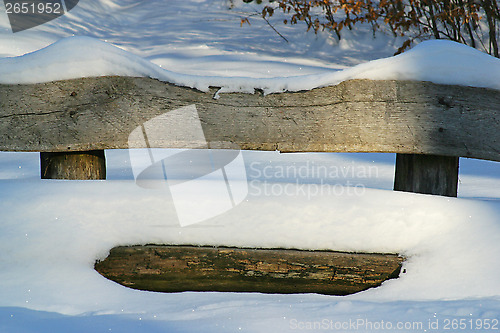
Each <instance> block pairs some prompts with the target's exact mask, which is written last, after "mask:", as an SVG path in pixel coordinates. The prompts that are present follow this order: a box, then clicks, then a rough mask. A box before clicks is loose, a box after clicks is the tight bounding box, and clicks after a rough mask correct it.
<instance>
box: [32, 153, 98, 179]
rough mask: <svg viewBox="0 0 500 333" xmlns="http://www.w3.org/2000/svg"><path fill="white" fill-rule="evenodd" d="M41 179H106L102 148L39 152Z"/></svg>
mask: <svg viewBox="0 0 500 333" xmlns="http://www.w3.org/2000/svg"><path fill="white" fill-rule="evenodd" d="M40 168H41V177H42V179H73V180H94V179H106V160H105V157H104V150H92V151H81V152H79V151H76V152H67V153H66V152H65V153H40Z"/></svg>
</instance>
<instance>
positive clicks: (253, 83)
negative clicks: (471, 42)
mask: <svg viewBox="0 0 500 333" xmlns="http://www.w3.org/2000/svg"><path fill="white" fill-rule="evenodd" d="M242 63H243V62H242ZM106 75H122V76H140V77H152V78H155V79H159V80H161V81H166V82H171V83H175V84H177V85H181V86H187V87H191V88H196V89H199V90H202V91H208V90H209V87H221V90H220V92H237V91H243V92H249V93H253V92H254V91H255V89H261V90H263V91H264V93H266V94H269V93H276V92H283V91H301V90H310V89H313V88H317V87H324V86H329V85H335V84H338V83H340V82H342V81H346V80H350V79H372V80H419V81H431V82H434V83H440V84H457V85H465V86H473V87H485V88H493V89H500V80H498V77H500V59H498V58H494V57H492V56H490V55H488V54H485V53H483V52H480V51H478V50H475V49H473V48H471V47H468V46H466V45H463V44H459V43H455V42H451V41H444V40H434V41H425V42H422V43H421V44H419V45H417V46H416V47H415V48H413V49H412V50H410V51H407V52H405V53H403V54H400V55H398V56H394V57H390V58H385V59H379V60H373V61H370V62H368V63H364V64H360V65H357V66H354V67H351V68H347V69H344V70H331V69H329V70H327V69H325V70H324V71H323V72H322V73H317V74H308V75H300V76H296V75H292V76H286V77H281V76H278V77H253V76H240V77H237V76H206V75H194V74H191V75H189V74H183V73H176V72H173V71H170V70H167V69H163V68H161V67H159V66H157V65H155V64H153V63H152V62H150V61H148V60H146V59H143V58H141V57H139V56H136V55H134V54H132V53H130V52H127V51H124V50H122V49H120V48H117V47H114V46H112V45H111V44H109V43H106V42H102V41H99V40H97V39H95V38H91V37H67V38H64V39H62V40H60V41H58V42H56V43H54V44H52V45H50V46H48V47H46V48H44V49H41V50H39V51H35V52H33V53H29V54H26V55H22V56H19V57H14V58H4V59H0V83H10V84H16V83H40V82H48V81H56V80H63V79H74V78H80V77H95V76H106Z"/></svg>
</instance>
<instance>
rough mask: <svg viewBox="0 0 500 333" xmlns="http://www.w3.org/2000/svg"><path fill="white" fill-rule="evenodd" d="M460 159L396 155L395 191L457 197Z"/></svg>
mask: <svg viewBox="0 0 500 333" xmlns="http://www.w3.org/2000/svg"><path fill="white" fill-rule="evenodd" d="M458 164H459V159H458V157H450V156H436V155H413V154H397V155H396V174H395V177H394V190H396V191H404V192H413V193H424V194H436V195H445V196H448V197H456V196H457V190H458Z"/></svg>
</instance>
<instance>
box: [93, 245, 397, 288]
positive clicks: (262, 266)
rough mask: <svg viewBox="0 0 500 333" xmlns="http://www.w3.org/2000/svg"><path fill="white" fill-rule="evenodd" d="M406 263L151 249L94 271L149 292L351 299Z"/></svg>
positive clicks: (137, 249) (278, 252)
mask: <svg viewBox="0 0 500 333" xmlns="http://www.w3.org/2000/svg"><path fill="white" fill-rule="evenodd" d="M402 261H403V258H401V257H398V256H397V255H391V254H354V253H342V252H330V251H328V252H327V251H298V250H283V249H241V248H213V247H194V246H160V245H149V246H131V247H115V248H113V249H112V250H111V252H110V254H109V256H108V257H107V258H106V259H105V260H104V261H101V262H98V263H96V265H95V269H96V270H97V271H98V272H99V273H100V274H102V275H103V276H105V277H107V278H108V279H111V280H113V281H115V282H118V283H120V284H122V285H124V286H127V287H131V288H135V289H141V290H150V291H161V292H181V291H224V292H228V291H232V292H262V293H285V294H287V293H320V294H328V295H347V294H352V293H356V292H359V291H362V290H366V289H368V288H372V287H376V286H379V285H380V284H381V283H382V282H383V281H385V280H387V279H390V278H397V277H398V276H399V273H400V269H401V265H402Z"/></svg>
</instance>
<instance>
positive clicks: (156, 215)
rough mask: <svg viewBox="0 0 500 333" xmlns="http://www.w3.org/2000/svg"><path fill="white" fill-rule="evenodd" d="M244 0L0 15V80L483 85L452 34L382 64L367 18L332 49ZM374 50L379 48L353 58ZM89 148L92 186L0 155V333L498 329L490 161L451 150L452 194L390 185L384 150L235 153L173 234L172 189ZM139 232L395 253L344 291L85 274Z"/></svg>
mask: <svg viewBox="0 0 500 333" xmlns="http://www.w3.org/2000/svg"><path fill="white" fill-rule="evenodd" d="M255 11H257V12H258V11H259V7H258V6H257V5H255V4H253V5H252V4H250V5H246V4H243V3H242V2H241V1H239V0H235V1H232V2H231V1H224V0H196V1H195V0H191V1H161V0H151V1H142V2H138V1H135V0H134V1H132V0H87V1H81V2H80V3H79V4H78V6H76V7H75V8H74V9H73V10H72V11H71V12H69V13H68V14H66V15H64V16H62V17H60V18H58V19H56V20H54V21H51V22H49V23H46V24H44V25H41V26H38V27H36V28H33V29H30V30H26V31H23V32H19V33H16V34H13V33H12V32H11V31H10V27H9V25H8V19H7V16H6V15H5V12H3V11H2V12H1V13H0V55H1V56H2V57H3V58H0V82H3V83H7V82H9V83H16V82H43V81H47V80H56V79H62V78H68V77H78V76H89V75H90V76H91V75H105V74H122V75H144V76H153V77H157V78H160V79H163V80H167V81H172V82H176V83H178V84H184V85H189V86H193V87H197V88H199V89H205V88H206V87H208V86H209V85H214V86H221V87H225V90H226V91H229V90H243V91H252V90H253V88H263V89H266V91H267V92H274V91H282V90H298V89H305V88H312V87H315V86H321V85H327V84H335V83H337V82H339V81H341V80H345V79H348V78H353V77H369V78H374V79H383V78H399V79H417V80H432V81H435V82H438V83H456V84H465V85H475V86H487V87H492V88H500V86H499V85H498V79H497V78H498V77H500V64H499V62H500V61H499V60H498V59H495V58H492V57H490V56H487V55H484V54H482V53H479V52H478V51H475V50H472V49H470V48H467V47H464V46H461V45H457V44H454V43H448V42H428V43H423V44H421V45H420V46H419V47H417V48H415V49H414V50H412V51H410V52H408V53H406V54H403V55H401V56H399V57H391V58H388V57H390V56H391V55H392V54H393V53H394V51H395V49H397V46H398V43H399V41H397V40H394V39H393V38H392V37H389V36H384V35H381V34H379V35H377V36H376V38H375V39H372V33H371V31H370V30H369V29H368V28H367V29H364V30H363V29H361V30H360V31H357V32H351V33H349V34H346V35H345V37H346V38H345V39H343V40H342V41H341V42H337V41H336V40H335V39H333V38H332V37H330V36H328V35H326V34H319V35H318V36H316V35H314V33H312V32H309V33H308V32H305V29H304V28H303V27H300V26H294V27H290V26H283V25H280V24H279V23H278V22H279V19H280V18H279V15H277V16H276V17H273V22H275V23H276V28H277V29H279V30H280V32H281V33H282V34H283V35H284V36H285V37H286V38H287V39H288V40H289V42H285V41H284V40H283V39H282V38H280V37H279V36H278V35H276V34H275V33H274V32H273V31H272V30H271V28H270V27H269V26H268V25H267V24H266V23H265V22H264V21H262V20H260V19H259V18H258V16H255V17H251V18H250V22H251V25H250V26H249V25H244V26H243V27H240V20H241V18H242V17H246V16H248V15H249V14H251V13H253V12H255ZM72 36H79V37H77V38H74V37H72ZM82 36H85V38H82ZM66 37H72V38H66ZM89 37H90V38H89ZM54 43H55V44H54ZM47 46H48V47H47ZM44 47H47V48H46V49H43V50H41V51H37V50H40V49H42V48H44ZM34 51H36V52H35V53H31V54H27V55H25V56H23V55H24V54H26V53H29V52H34ZM380 58H388V59H382V60H376V61H372V62H368V61H371V60H375V59H380ZM353 66H354V67H353ZM106 155H107V163H108V172H109V174H108V180H106V181H93V182H80V181H72V182H65V181H42V180H40V179H39V162H38V154H33V153H7V152H4V153H0V179H1V180H0V184H1V190H0V197H1V199H0V212H1V213H0V221H1V223H0V281H1V283H0V332H9V333H10V332H67V331H71V332H110V331H111V332H238V331H247V332H288V331H291V332H294V331H311V330H317V331H337V332H350V331H354V332H385V331H387V332H388V331H399V332H424V331H426V332H449V331H455V332H469V331H493V332H495V331H499V330H500V323H499V322H498V320H499V319H500V283H499V280H500V278H499V277H500V264H499V263H498V258H499V257H500V166H499V165H498V164H497V163H495V162H487V161H478V160H468V159H461V161H460V162H461V173H460V184H459V198H457V199H456V198H444V197H436V196H427V195H418V194H411V193H398V192H393V191H391V188H392V182H393V174H394V155H392V154H291V155H288V154H279V153H275V152H266V153H263V152H242V153H241V157H242V158H243V161H244V165H245V169H244V170H245V171H246V172H245V177H243V178H241V179H233V180H232V183H231V185H232V186H236V187H239V188H245V189H247V190H248V195H247V196H246V198H245V199H244V200H243V201H242V202H241V203H240V204H238V205H236V207H234V208H233V209H229V210H227V211H226V212H225V213H223V214H220V215H217V216H211V215H210V214H208V213H207V218H206V219H205V220H204V221H202V222H200V223H196V224H193V225H190V226H187V227H181V226H180V225H179V219H178V216H177V214H176V209H177V208H178V207H177V206H176V204H177V202H176V199H175V197H174V196H173V193H174V192H170V191H169V190H168V189H165V188H157V189H146V188H143V187H140V186H138V185H137V184H136V182H135V181H134V175H133V164H134V163H136V161H134V160H133V158H132V159H131V155H130V154H129V152H128V151H126V150H117V151H107V152H106ZM132 157H133V156H132ZM186 176H187V177H188V176H189V175H185V174H184V175H182V177H186ZM244 178H246V179H244ZM235 184H236V185H235ZM218 185H220V181H218V180H217V177H215V176H214V177H212V178H211V177H206V178H203V179H201V180H198V181H197V182H196V186H197V189H198V190H199V192H200V193H203V190H207V191H208V192H207V193H211V195H209V196H207V197H206V198H203V197H201V198H198V200H197V201H198V202H201V203H203V201H204V199H205V200H206V202H209V200H212V201H213V200H216V201H217V200H219V201H223V199H224V198H223V197H222V196H218V195H216V196H214V195H213V193H214V192H213V189H215V188H218ZM210 191H212V192H210ZM146 243H165V244H203V245H212V246H218V245H227V246H244V247H284V248H300V249H332V250H340V251H374V252H394V253H400V254H402V255H404V256H406V257H407V258H408V259H407V261H406V263H405V265H404V270H405V273H403V274H402V275H401V277H400V278H399V279H396V280H391V281H388V282H386V283H384V284H383V285H382V286H381V287H379V288H376V289H371V290H368V291H365V292H362V293H359V294H356V295H351V296H345V297H332V296H322V295H313V294H307V295H263V294H250V293H248V294H237V293H176V294H160V293H150V292H141V291H136V290H130V289H127V288H125V287H122V286H119V285H117V284H115V283H113V282H110V281H108V280H106V279H105V278H103V277H101V276H100V275H99V274H98V273H96V272H95V271H94V270H93V264H94V262H95V260H97V259H101V258H104V257H105V256H106V255H107V251H109V249H110V248H112V247H113V246H116V245H127V244H146Z"/></svg>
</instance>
